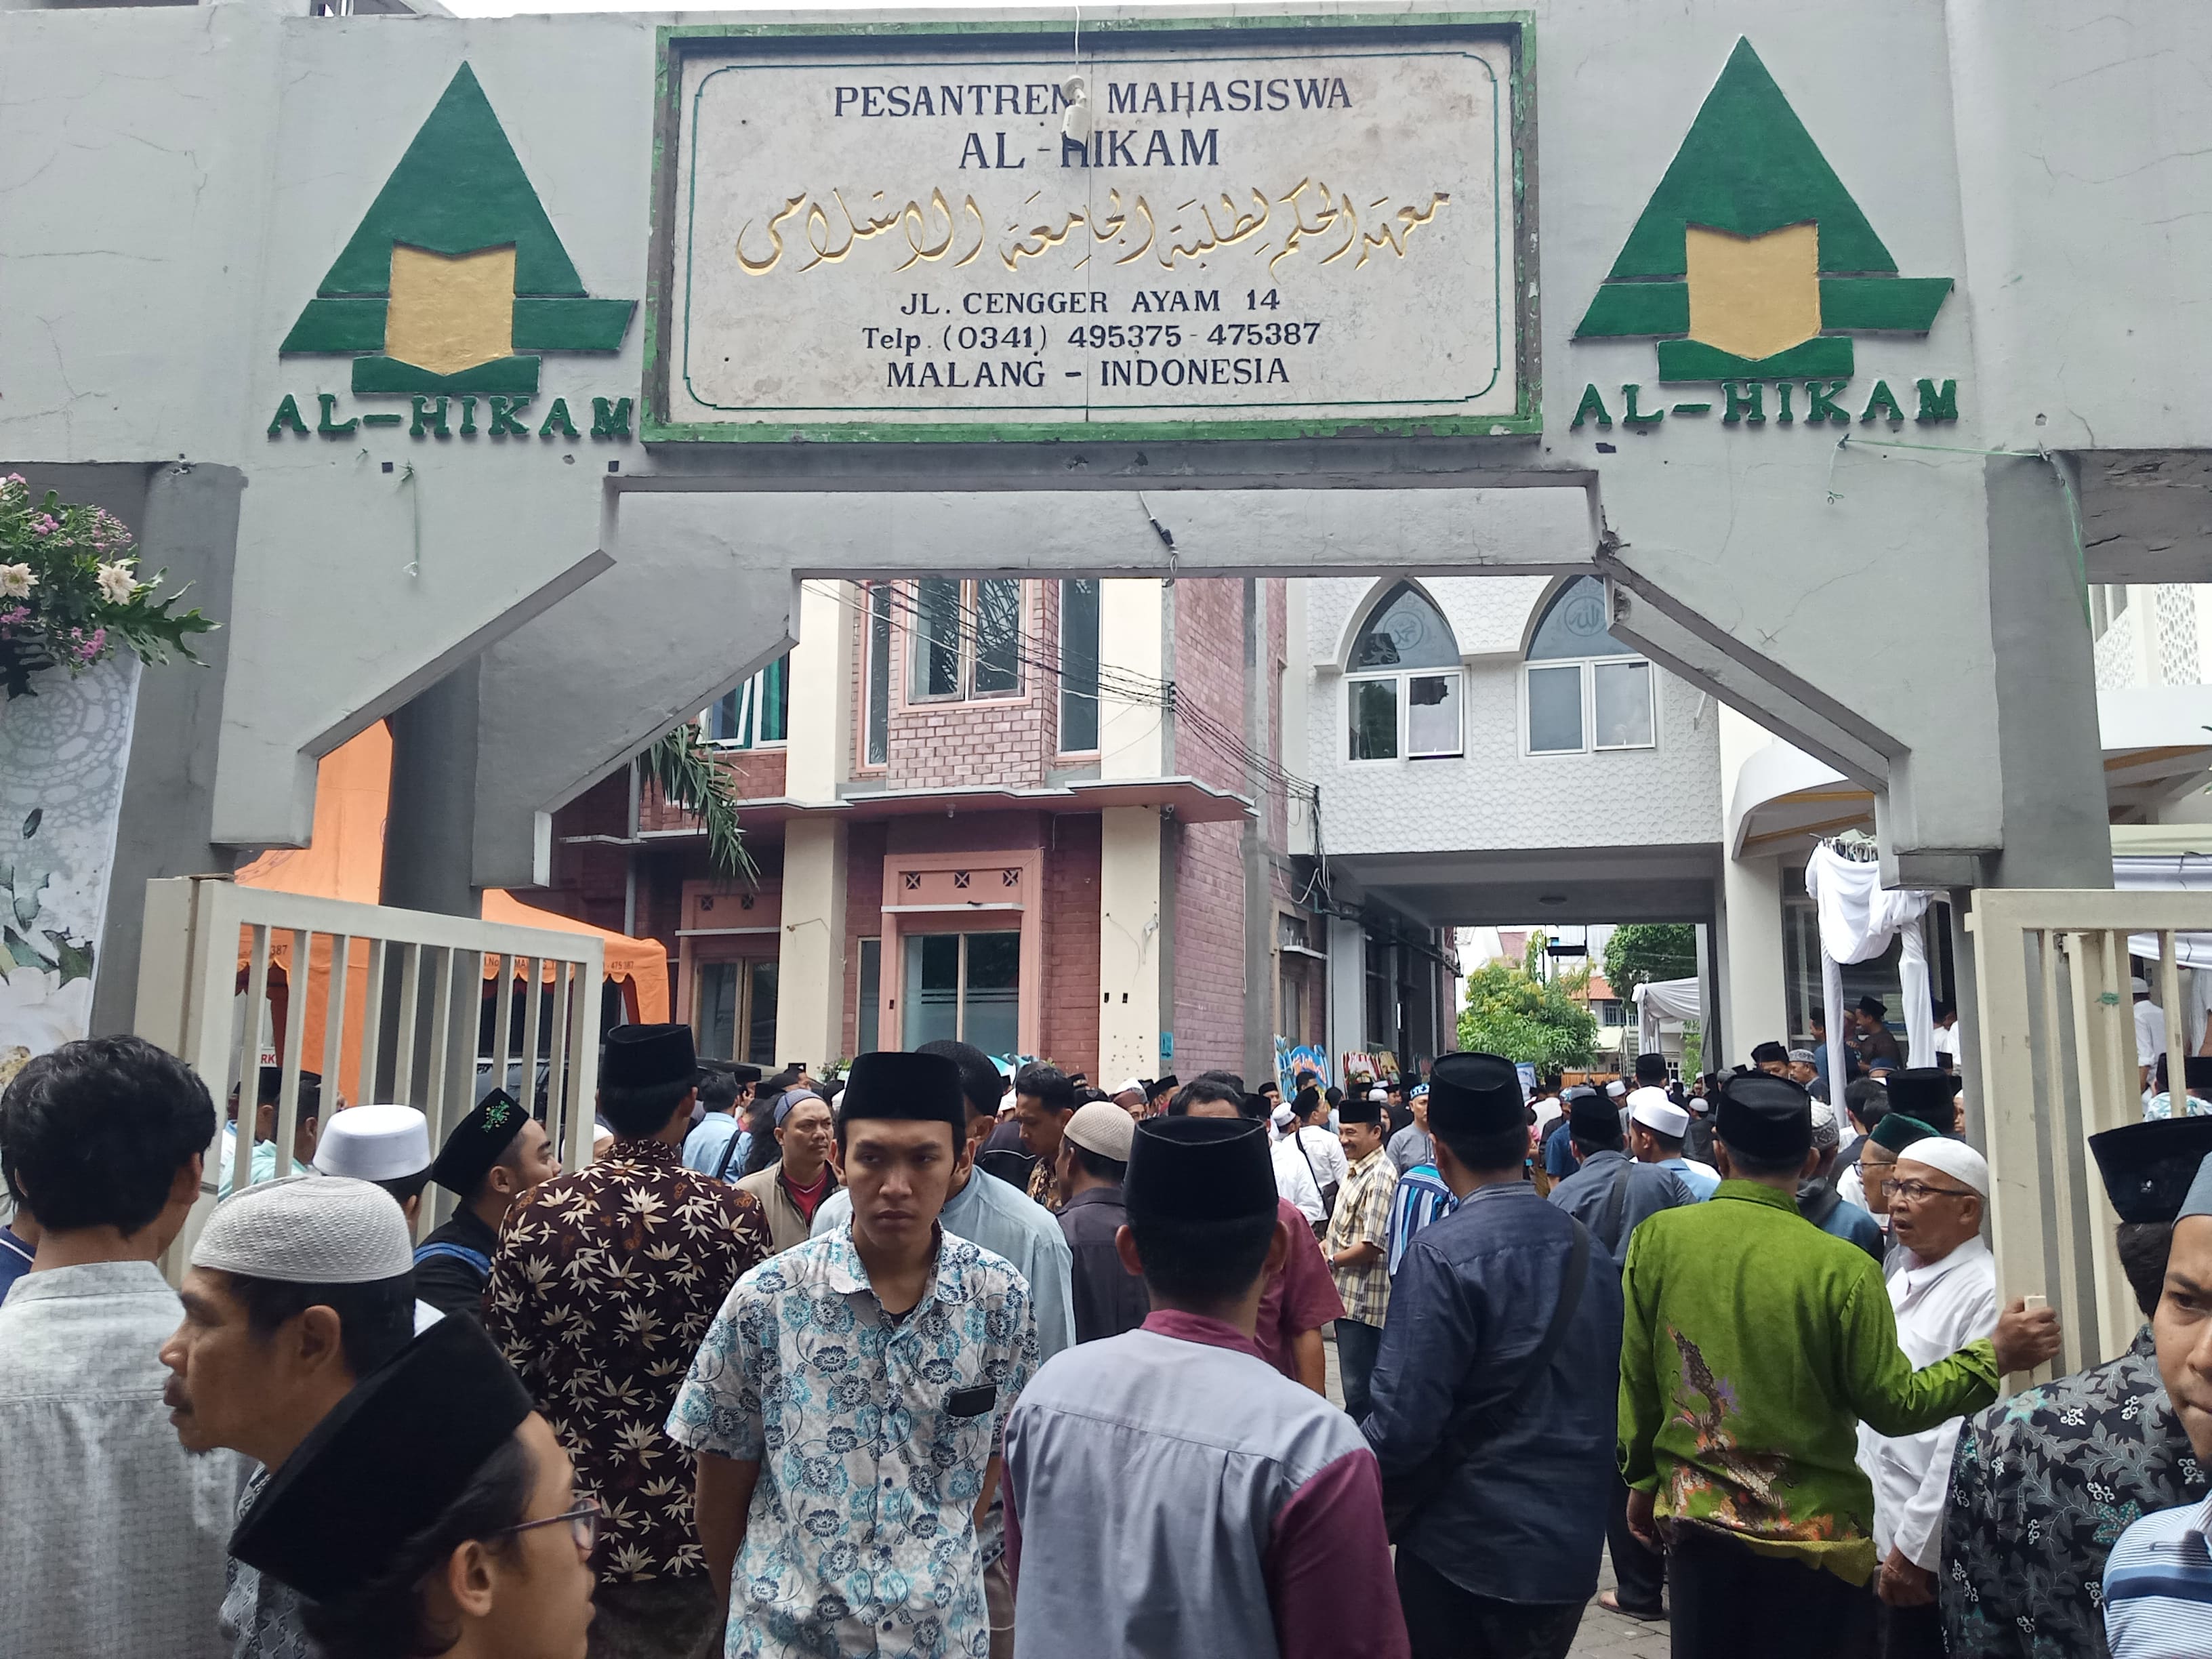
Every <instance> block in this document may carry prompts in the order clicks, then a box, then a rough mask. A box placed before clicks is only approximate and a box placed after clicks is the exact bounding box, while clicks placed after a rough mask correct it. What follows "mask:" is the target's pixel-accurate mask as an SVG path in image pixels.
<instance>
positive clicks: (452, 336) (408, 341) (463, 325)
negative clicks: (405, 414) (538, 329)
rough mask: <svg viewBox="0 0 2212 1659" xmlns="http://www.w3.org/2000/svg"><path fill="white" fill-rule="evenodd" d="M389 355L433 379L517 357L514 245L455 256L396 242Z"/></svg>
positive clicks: (386, 325) (386, 335)
mask: <svg viewBox="0 0 2212 1659" xmlns="http://www.w3.org/2000/svg"><path fill="white" fill-rule="evenodd" d="M384 355H385V356H387V357H393V358H397V359H398V361H399V362H403V363H411V364H413V365H414V366H415V367H416V368H422V369H428V371H429V372H430V373H431V374H459V372H460V371H461V370H462V369H465V368H475V367H476V366H477V364H478V363H488V362H493V361H495V359H498V358H501V357H509V356H513V355H514V246H513V244H512V243H509V244H508V245H507V246H505V247H488V248H484V249H482V250H480V251H479V252H475V253H463V254H459V255H456V256H453V257H451V258H449V257H447V255H445V254H442V253H433V252H430V251H429V250H428V249H427V248H419V247H410V246H407V245H406V244H405V243H404V242H394V243H393V244H392V302H391V305H390V307H388V308H387V309H386V312H385V316H384Z"/></svg>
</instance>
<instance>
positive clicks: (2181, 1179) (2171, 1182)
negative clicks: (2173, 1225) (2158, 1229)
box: [2089, 1056, 2212, 1222]
mask: <svg viewBox="0 0 2212 1659" xmlns="http://www.w3.org/2000/svg"><path fill="white" fill-rule="evenodd" d="M2208 1058H2212V1056H2208ZM2191 1063H2192V1064H2194V1062H2193V1061H2192V1062H2191ZM2089 1150H2090V1152H2093V1154H2095V1156H2096V1159H2097V1168H2098V1170H2099V1171H2100V1173H2101V1174H2102V1175H2103V1176H2104V1177H2105V1190H2106V1192H2107V1193H2108V1194H2111V1195H2112V1208H2113V1209H2115V1210H2117V1211H2118V1212H2119V1217H2120V1219H2121V1220H2123V1221H2160V1222H2171V1221H2172V1219H2173V1218H2174V1217H2175V1216H2176V1215H2177V1214H2178V1213H2179V1212H2180V1209H2181V1202H2182V1200H2184V1199H2185V1198H2187V1197H2188V1196H2189V1187H2190V1183H2191V1182H2193V1181H2195V1180H2196V1178H2197V1169H2198V1168H2199V1166H2200V1165H2202V1164H2203V1162H2204V1160H2205V1158H2206V1157H2207V1156H2208V1155H2212V1117H2176V1118H2166V1119H2161V1120H2159V1121H2154V1122H2149V1123H2130V1124H2127V1125H2125V1126H2124V1127H2121V1128H2118V1129H2107V1130H2106V1131H2105V1132H2104V1133H2102V1134H2098V1135H2091V1136H2090V1137H2089Z"/></svg>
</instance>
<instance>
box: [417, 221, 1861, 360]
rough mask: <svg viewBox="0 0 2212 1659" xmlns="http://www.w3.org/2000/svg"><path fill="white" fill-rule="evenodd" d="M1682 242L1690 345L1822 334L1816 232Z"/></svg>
mask: <svg viewBox="0 0 2212 1659" xmlns="http://www.w3.org/2000/svg"><path fill="white" fill-rule="evenodd" d="M1682 236H1683V250H1682V251H1683V256H1684V258H1685V261H1686V264H1685V267H1684V268H1685V270H1686V273H1687V275H1688V277H1689V289H1690V337H1691V338H1692V339H1693V340H1696V341H1698V342H1699V343H1701V344H1704V345H1709V346H1711V347H1712V348H1714V349H1716V350H1718V351H1725V352H1728V353H1729V355H1730V356H1737V357H1747V358H1751V359H1754V360H1756V359H1758V358H1760V357H1771V356H1774V355H1775V354H1776V353H1777V352H1780V351H1786V350H1788V349H1790V347H1791V346H1794V345H1797V344H1800V343H1802V342H1804V341H1806V340H1809V339H1811V338H1812V337H1814V335H1815V334H1818V333H1819V332H1820V228H1819V227H1818V226H1817V225H1812V224H1803V225H1784V227H1783V228H1781V229H1780V230H1773V231H1769V232H1768V233H1767V234H1765V235H1764V236H1732V235H1730V234H1729V233H1728V232H1727V231H1724V230H1709V229H1707V228H1705V226H1703V225H1687V226H1685V227H1684V228H1683V233H1682ZM397 274H398V273H397V271H396V270H395V272H394V278H395V282H394V288H393V294H394V296H395V298H396V296H397V295H398V287H397Z"/></svg>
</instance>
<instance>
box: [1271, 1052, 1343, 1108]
mask: <svg viewBox="0 0 2212 1659" xmlns="http://www.w3.org/2000/svg"><path fill="white" fill-rule="evenodd" d="M1300 1072H1316V1073H1319V1074H1320V1076H1321V1081H1322V1087H1323V1088H1324V1089H1325V1088H1327V1087H1328V1085H1329V1081H1330V1079H1329V1075H1328V1050H1327V1049H1325V1048H1322V1047H1321V1046H1320V1045H1319V1044H1317V1043H1310V1042H1309V1043H1303V1044H1298V1045H1295V1046H1294V1045H1292V1044H1291V1043H1288V1042H1285V1041H1284V1040H1283V1039H1282V1038H1280V1037H1277V1038H1276V1039H1275V1085H1276V1086H1277V1087H1278V1088H1279V1089H1280V1090H1281V1091H1283V1098H1284V1099H1285V1100H1288V1099H1289V1098H1290V1097H1291V1095H1292V1094H1293V1093H1295V1092H1296V1091H1297V1080H1298V1073H1300Z"/></svg>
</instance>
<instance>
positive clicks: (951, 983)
mask: <svg viewBox="0 0 2212 1659" xmlns="http://www.w3.org/2000/svg"><path fill="white" fill-rule="evenodd" d="M902 978H903V981H904V982H903V983H902V985H901V986H900V987H899V995H900V998H901V1000H902V1001H904V1002H905V1004H906V1007H905V1009H904V1010H903V1017H902V1018H901V1019H900V1021H899V1038H900V1042H899V1046H900V1047H901V1048H920V1047H921V1045H922V1044H923V1043H925V1042H936V1041H937V1040H938V1039H939V1037H957V1036H959V1035H960V935H959V934H957V933H909V934H908V935H907V940H906V972H905V974H904V975H902Z"/></svg>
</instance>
